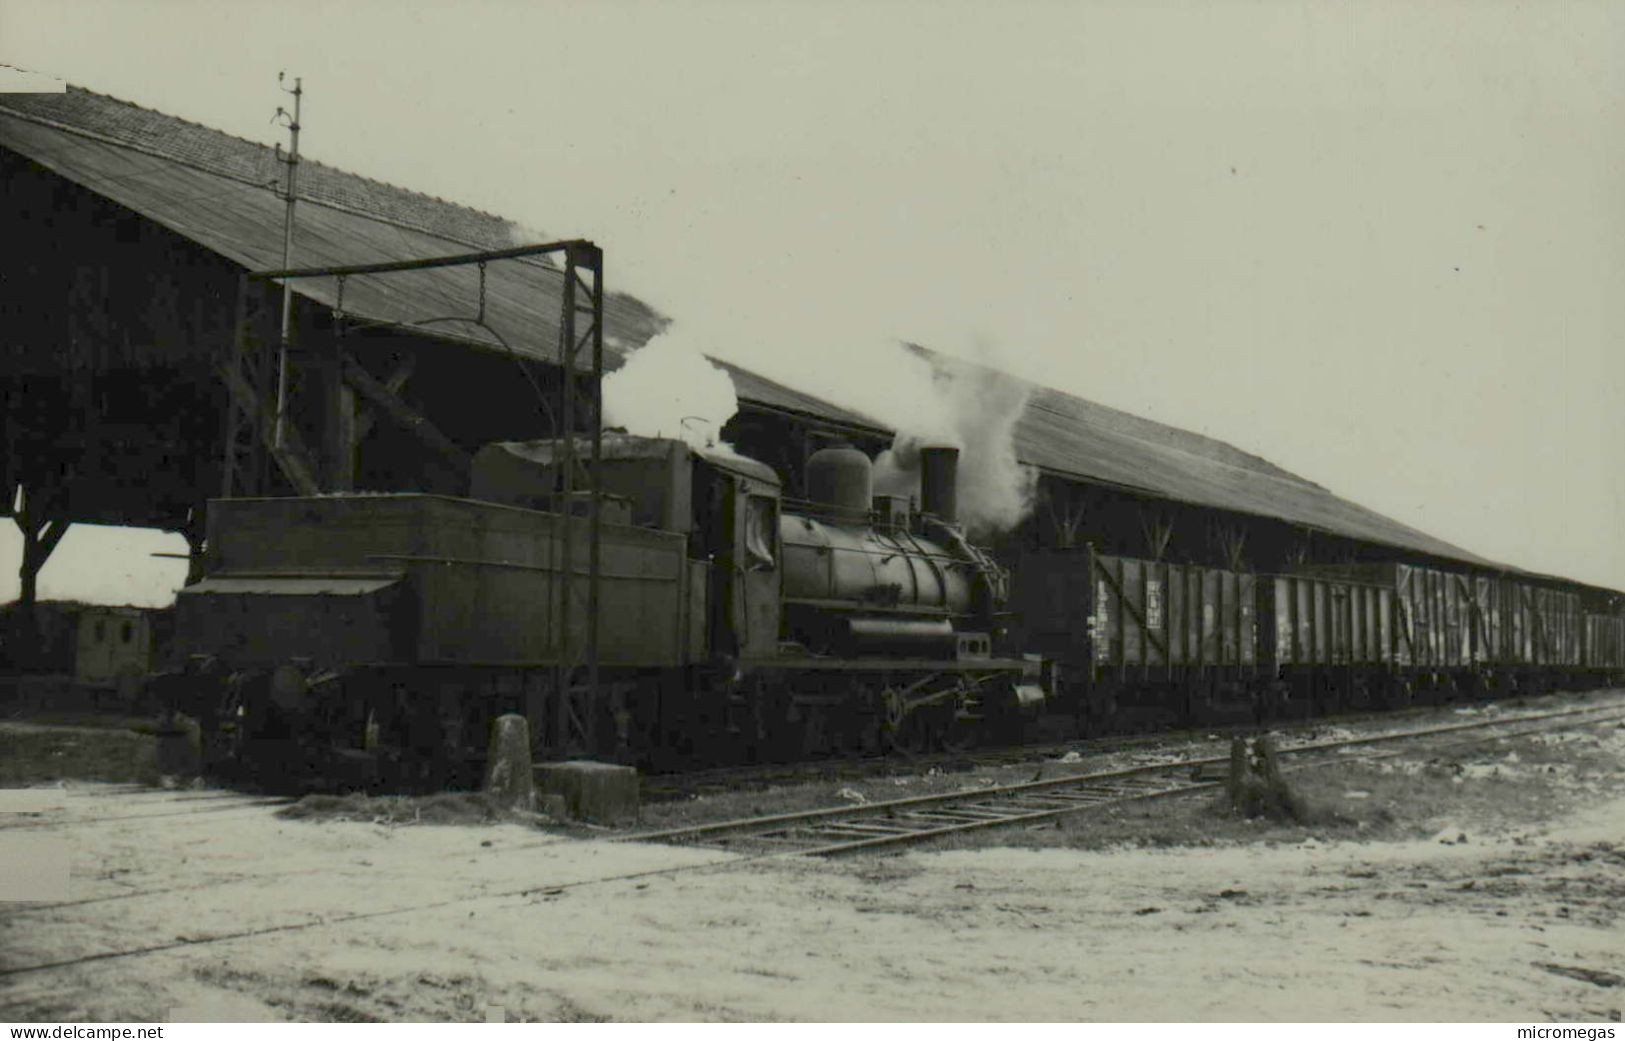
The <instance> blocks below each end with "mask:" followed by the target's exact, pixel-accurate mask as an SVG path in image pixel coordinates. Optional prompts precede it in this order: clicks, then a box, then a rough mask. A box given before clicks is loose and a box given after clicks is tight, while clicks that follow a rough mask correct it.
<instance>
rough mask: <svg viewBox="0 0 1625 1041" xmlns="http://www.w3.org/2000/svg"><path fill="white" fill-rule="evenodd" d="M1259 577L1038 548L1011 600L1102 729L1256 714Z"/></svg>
mask: <svg viewBox="0 0 1625 1041" xmlns="http://www.w3.org/2000/svg"><path fill="white" fill-rule="evenodd" d="M1254 582H1255V579H1254V576H1252V575H1249V574H1241V573H1237V572H1231V571H1221V570H1218V569H1215V568H1205V567H1199V566H1195V565H1186V564H1171V563H1167V562H1163V561H1151V560H1139V559H1136V558H1133V557H1119V556H1109V555H1105V554H1098V553H1095V552H1094V551H1093V550H1092V549H1088V548H1085V549H1078V550H1036V551H1030V552H1028V553H1027V554H1025V555H1023V557H1022V558H1021V560H1020V561H1019V562H1018V564H1017V566H1016V568H1015V587H1014V590H1013V596H1012V600H1011V604H1012V610H1013V611H1014V613H1015V615H1016V624H1015V628H1016V629H1017V630H1018V635H1019V638H1020V639H1021V641H1022V646H1023V647H1024V649H1026V650H1028V651H1032V652H1037V653H1040V654H1043V655H1044V656H1046V657H1049V658H1053V659H1055V660H1056V661H1057V662H1058V663H1059V675H1060V677H1061V683H1062V687H1063V689H1064V690H1065V692H1066V694H1067V696H1069V697H1070V698H1071V699H1072V700H1073V701H1074V703H1075V706H1074V707H1075V708H1076V709H1077V711H1078V712H1079V714H1080V716H1082V717H1083V718H1084V720H1085V722H1086V724H1087V725H1089V726H1091V727H1094V728H1097V729H1099V728H1112V729H1118V728H1126V729H1133V728H1141V727H1155V726H1164V725H1168V724H1170V723H1178V722H1184V721H1186V720H1191V719H1195V720H1202V721H1218V720H1222V719H1231V718H1246V719H1250V718H1253V716H1254V715H1255V711H1256V698H1255V687H1256V673H1257V664H1258V659H1257V634H1256V631H1255V621H1254V611H1255V609H1256V607H1255V597H1256V594H1255V591H1254Z"/></svg>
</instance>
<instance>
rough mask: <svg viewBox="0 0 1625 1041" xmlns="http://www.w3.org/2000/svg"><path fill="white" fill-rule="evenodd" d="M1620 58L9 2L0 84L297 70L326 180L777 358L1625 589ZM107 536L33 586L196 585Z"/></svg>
mask: <svg viewBox="0 0 1625 1041" xmlns="http://www.w3.org/2000/svg"><path fill="white" fill-rule="evenodd" d="M1622 54H1625V4H1620V3H1592V4H1587V3H1558V2H1548V3H1528V4H1523V5H1514V4H1510V3H1493V2H1487V0H1472V2H1464V3H1443V2H1432V3H1426V4H1416V3H1414V2H1403V3H1376V2H1373V3H1332V2H1326V3H1286V2H1281V3H1212V2H1207V0H1202V2H1194V0H1192V2H1167V3H1155V4H1152V3H1138V2H1135V3H1122V4H1087V3H1054V4H1046V3H1032V2H1030V3H1020V2H1015V3H979V4H972V3H954V2H936V3H929V4H919V3H900V2H892V3H885V2H881V3H854V2H819V3H814V2H812V0H798V2H793V3H767V2H745V0H739V2H734V3H702V2H694V0H670V2H666V3H659V4H656V3H630V2H614V0H610V2H601V0H600V2H593V3H589V2H587V0H571V2H567V3H517V2H515V3H477V2H471V0H455V2H442V3H427V2H418V3H404V4H403V3H332V2H327V3H319V4H318V3H308V2H303V0H277V2H274V3H271V2H259V0H255V2H248V3H245V2H237V3H229V4H213V3H190V2H160V0H124V2H119V3H105V4H104V3H88V2H80V0H49V2H35V0H28V2H21V0H0V62H8V63H12V64H16V65H21V66H26V67H29V68H33V69H37V70H40V71H44V72H49V73H52V74H55V75H58V76H61V77H63V78H65V79H67V80H68V81H69V82H72V83H74V84H77V85H80V86H84V87H87V88H90V89H93V90H98V91H102V92H104V93H108V94H112V95H115V96H117V97H120V98H123V99H125V100H129V101H133V102H136V103H138V104H142V105H146V106H148V107H151V108H156V109H159V110H162V111H165V112H169V113H172V114H175V115H178V116H182V117H185V118H188V119H192V120H195V121H197V122H200V123H204V124H207V125H210V126H214V127H217V128H220V129H223V130H226V131H229V132H232V133H236V134H239V135H241V136H244V137H249V138H252V139H255V140H259V141H264V142H271V141H276V140H279V139H281V138H280V136H279V131H278V129H277V128H276V127H275V126H273V125H272V123H271V115H272V113H273V112H274V110H275V108H276V106H277V105H278V104H281V103H283V102H284V100H285V98H284V97H283V96H282V95H280V94H279V93H278V92H277V84H276V74H277V72H278V70H281V69H286V70H287V71H288V73H289V74H290V75H299V76H302V77H303V78H304V83H305V87H306V90H307V92H308V93H307V95H306V109H305V119H304V125H305V132H304V135H303V138H302V147H303V149H304V151H305V152H306V154H307V155H309V156H311V157H313V158H317V159H320V160H322V161H325V162H329V163H331V164H333V165H336V166H340V167H343V168H346V169H349V170H352V171H355V172H357V173H361V174H365V175H368V176H372V177H376V178H379V179H382V180H386V181H390V182H392V183H395V184H399V185H403V186H406V187H409V188H414V189H417V190H421V191H426V192H429V193H432V194H436V195H440V196H442V197H445V198H448V199H452V200H454V201H457V202H461V203H465V204H469V205H473V206H476V207H479V208H482V209H487V210H490V211H492V212H495V213H499V214H501V215H503V216H507V217H511V218H513V219H516V220H519V221H522V222H524V223H526V224H528V225H530V226H533V227H535V228H538V229H541V230H542V231H543V232H545V233H546V234H547V235H548V236H549V237H562V236H566V235H570V236H574V235H581V236H586V237H590V238H592V239H594V240H596V241H597V242H598V243H599V244H600V245H602V246H604V248H605V250H606V254H607V257H608V277H609V285H610V286H611V288H617V289H624V290H628V291H631V292H633V293H635V294H637V295H639V296H642V297H644V298H645V299H647V300H649V301H650V302H651V303H652V304H654V305H655V306H657V307H659V308H660V309H662V310H663V311H664V312H666V313H667V314H669V315H671V316H673V317H674V318H675V319H676V320H677V321H678V322H679V323H686V325H687V326H688V327H689V328H690V329H691V330H693V331H696V332H701V333H703V335H704V337H705V339H706V341H707V344H708V347H707V349H708V350H709V351H710V352H711V353H713V354H716V355H719V356H722V357H726V358H729V359H732V360H736V361H738V362H739V363H741V364H743V365H746V366H748V367H751V368H754V369H756V370H758V371H760V372H762V373H763V374H765V375H769V376H774V377H777V378H780V379H784V380H786V381H787V382H790V383H793V384H798V385H803V386H806V387H807V388H808V389H811V390H818V391H822V392H825V393H827V394H829V395H830V396H833V397H839V396H840V393H841V392H844V391H848V390H850V391H851V392H852V393H853V394H860V393H861V392H862V390H863V389H864V385H865V383H866V382H868V383H870V384H872V383H873V381H872V380H871V381H865V379H864V372H865V369H864V366H865V358H866V355H867V356H871V357H872V354H873V351H874V350H875V349H876V345H877V344H883V343H885V342H886V341H887V340H888V339H893V338H899V337H900V338H907V339H911V340H916V341H919V342H923V343H927V344H929V345H932V346H934V347H937V348H939V349H942V350H945V351H947V352H950V353H967V352H983V353H985V354H991V355H992V356H994V357H996V358H997V359H999V360H1000V362H1001V364H1003V365H1004V366H1006V367H1008V368H1010V369H1012V370H1013V371H1015V372H1017V373H1018V374H1020V375H1024V376H1027V377H1029V378H1032V379H1035V380H1039V381H1041V382H1045V383H1049V384H1051V385H1053V386H1056V387H1059V388H1062V389H1065V390H1069V391H1072V392H1074V393H1077V394H1079V395H1082V396H1084V397H1087V398H1090V399H1092V400H1095V401H1099V402H1102V403H1104V404H1109V405H1113V406H1116V407H1119V408H1124V409H1127V410H1130V411H1133V412H1136V413H1139V414H1141V415H1144V416H1148V417H1150V418H1154V419H1158V420H1161V421H1163V422H1167V423H1171V424H1174V425H1177V426H1181V427H1185V428H1188V429H1191V430H1196V431H1200V432H1202V433H1205V434H1209V435H1211V436H1214V437H1218V438H1222V439H1224V440H1226V441H1229V442H1231V443H1233V444H1235V445H1237V446H1239V447H1241V448H1243V449H1246V450H1248V451H1252V452H1256V453H1258V454H1260V455H1263V456H1265V457H1266V458H1269V459H1270V460H1272V461H1274V462H1276V463H1278V464H1279V465H1282V466H1285V467H1286V468H1288V469H1290V470H1293V471H1295V472H1297V473H1299V474H1302V475H1303V476H1305V477H1308V478H1309V479H1311V480H1314V481H1316V482H1318V483H1320V484H1323V485H1325V486H1327V487H1328V488H1330V489H1331V490H1332V491H1334V492H1336V493H1338V494H1340V495H1342V496H1344V497H1346V498H1349V499H1352V500H1354V501H1356V502H1360V503H1362V504H1364V505H1366V506H1369V507H1371V508H1373V509H1375V510H1377V511H1379V512H1382V513H1385V514H1387V515H1389V516H1391V517H1394V518H1396V519H1398V520H1401V521H1403V522H1405V523H1408V524H1411V525H1413V526H1415V527H1418V528H1421V529H1423V530H1425V531H1428V532H1430V533H1431V534H1434V535H1436V536H1439V537H1441V538H1444V539H1446V540H1449V541H1452V542H1454V543H1456V544H1458V545H1460V546H1463V547H1465V548H1467V549H1469V550H1472V551H1474V552H1476V553H1479V554H1481V555H1483V556H1487V557H1489V558H1491V559H1495V560H1500V561H1503V562H1506V563H1509V564H1513V565H1516V566H1519V567H1523V568H1528V569H1531V570H1536V571H1544V572H1552V573H1557V574H1562V575H1566V576H1569V577H1572V578H1577V579H1582V580H1586V581H1591V582H1596V583H1599V584H1605V585H1611V586H1614V587H1617V588H1622V589H1625V353H1622V347H1625V344H1622V343H1621V339H1622V334H1625V291H1622V287H1625V62H1621V60H1620V56H1621V55H1622ZM870 389H872V387H871V388H870ZM115 544H116V545H119V546H123V545H125V544H124V543H123V542H119V541H117V540H109V539H108V538H107V536H106V535H105V534H104V533H101V532H88V531H87V532H79V533H75V534H70V536H69V538H68V540H66V541H65V542H64V544H63V546H62V547H61V548H60V549H59V550H58V554H57V557H56V558H55V559H54V560H53V562H52V564H50V565H49V566H47V568H46V570H45V572H44V573H43V575H42V589H43V592H44V593H45V595H50V596H64V595H81V596H90V597H92V598H95V599H111V600H120V601H133V602H146V601H147V600H148V599H149V598H148V597H147V596H145V595H143V596H127V595H123V593H124V592H125V591H126V590H129V589H133V588H136V587H140V588H142V589H147V588H156V587H157V586H160V585H163V584H164V583H165V582H167V583H168V587H169V588H172V587H173V585H174V584H175V583H176V582H178V579H179V573H180V572H179V570H178V566H177V565H173V564H160V565H158V567H159V568H160V570H162V569H167V571H164V574H165V575H166V576H167V578H166V579H164V581H162V582H155V581H154V580H150V579H146V578H141V579H139V580H136V579H134V578H117V579H109V575H110V574H111V571H110V568H109V566H108V565H107V563H98V561H103V560H104V559H105V560H106V561H109V562H111V563H113V564H116V565H118V566H128V567H135V566H136V563H135V560H136V558H137V557H139V556H140V555H141V554H144V553H148V552H151V551H152V547H149V546H146V545H143V546H142V547H141V548H140V549H138V550H129V549H120V550H118V551H117V554H116V556H109V553H112V552H113V551H112V550H108V549H106V548H105V547H107V546H111V545H115ZM76 546H77V547H78V548H79V549H81V550H92V549H94V550H95V552H89V553H84V554H75V549H76ZM163 548H167V549H173V548H178V539H177V540H173V541H171V542H168V543H166V544H165V546H164V547H163ZM16 560H17V540H16V536H15V533H14V532H13V531H12V530H9V525H8V526H7V530H5V531H4V534H3V535H0V569H3V573H0V599H3V598H8V597H10V596H13V595H15V589H16V577H15V571H16ZM142 560H144V561H149V562H148V563H143V564H142V565H141V566H142V567H145V568H148V569H151V568H152V567H153V566H154V565H153V564H152V563H151V562H150V558H142ZM159 598H160V599H161V596H160V597H159Z"/></svg>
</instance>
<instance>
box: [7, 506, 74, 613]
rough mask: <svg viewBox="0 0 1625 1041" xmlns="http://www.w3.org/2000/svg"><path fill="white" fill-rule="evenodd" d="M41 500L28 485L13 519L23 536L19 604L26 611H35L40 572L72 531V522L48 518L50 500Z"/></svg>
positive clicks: (18, 572) (19, 573)
mask: <svg viewBox="0 0 1625 1041" xmlns="http://www.w3.org/2000/svg"><path fill="white" fill-rule="evenodd" d="M41 500H42V501H40V502H36V501H35V496H34V495H33V493H32V492H31V490H30V489H29V488H28V487H27V486H24V487H23V488H22V489H21V494H20V495H19V497H18V505H17V511H16V513H15V514H14V515H13V517H12V519H13V520H14V521H15V522H16V524H17V530H18V531H20V532H21V533H22V536H23V555H22V566H21V567H19V568H18V569H17V579H18V583H17V585H18V592H17V603H18V605H19V606H21V607H24V608H32V607H33V606H34V603H35V602H36V601H37V600H38V599H39V573H40V569H41V568H43V567H44V566H45V562H46V561H47V560H49V559H50V557H51V551H52V550H54V549H56V547H57V543H59V542H61V541H62V536H63V535H64V534H65V533H66V532H67V530H68V523H69V522H68V521H66V520H62V519H60V518H55V519H53V518H48V517H46V516H45V511H46V508H47V506H46V503H47V502H48V501H49V500H46V499H44V497H41Z"/></svg>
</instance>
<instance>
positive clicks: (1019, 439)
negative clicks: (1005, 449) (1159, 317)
mask: <svg viewBox="0 0 1625 1041" xmlns="http://www.w3.org/2000/svg"><path fill="white" fill-rule="evenodd" d="M911 346H912V345H911ZM914 349H915V350H917V351H919V352H920V353H921V354H923V355H925V356H926V357H927V358H928V359H930V360H931V362H932V364H933V365H936V366H938V367H941V366H944V365H946V366H949V367H950V368H957V367H960V366H963V367H965V368H966V369H968V370H970V371H972V372H974V371H975V370H977V369H979V368H980V367H979V366H975V365H973V364H971V363H968V362H961V361H958V360H957V359H954V360H952V361H945V360H944V359H943V356H941V355H938V354H936V353H934V352H932V351H929V350H927V349H925V348H921V347H915V348H914ZM983 371H985V370H983ZM1005 378H1009V379H1014V378H1015V377H1005ZM1020 382H1022V383H1023V384H1025V385H1026V386H1027V387H1029V388H1030V389H1031V394H1030V395H1029V397H1028V400H1027V406H1026V410H1025V412H1024V413H1023V414H1022V417H1021V419H1020V420H1019V421H1018V422H1017V424H1016V432H1015V438H1016V455H1017V457H1018V458H1020V459H1021V461H1022V462H1024V463H1027V464H1029V465H1031V466H1037V467H1040V468H1042V469H1044V470H1048V471H1051V472H1053V473H1057V474H1063V475H1066V476H1070V477H1078V478H1082V479H1084V480H1089V481H1097V482H1102V483H1105V484H1110V485H1115V486H1118V487H1122V488H1126V489H1131V490H1135V491H1140V492H1144V493H1146V494H1148V495H1152V496H1155V497H1157V498H1163V499H1171V500H1175V501H1178V502H1186V503H1192V504H1194V505H1197V506H1207V507H1216V508H1218V509H1223V510H1232V511H1235V512H1238V513H1247V514H1254V515H1257V516H1262V517H1272V518H1278V519H1280V520H1285V521H1289V522H1291V523H1293V524H1301V525H1304V526H1306V527H1310V528H1315V529H1318V530H1320V531H1326V532H1332V533H1335V534H1338V535H1343V536H1347V537H1349V538H1354V539H1360V540H1363V541H1368V542H1378V543H1382V544H1384V545H1389V546H1396V547H1399V548H1402V549H1407V550H1412V551H1415V552H1420V553H1429V554H1434V555H1437V556H1441V557H1450V558H1453V559H1456V560H1461V561H1464V562H1467V563H1472V564H1478V565H1482V566H1490V567H1501V566H1502V565H1498V564H1494V563H1493V562H1491V561H1488V560H1485V559H1484V558H1482V557H1479V556H1477V555H1475V554H1473V553H1469V552H1468V551H1467V550H1464V549H1462V548H1461V547H1459V546H1454V545H1451V544H1450V543H1448V542H1445V541H1444V540H1442V539H1437V538H1434V537H1433V536H1431V535H1428V534H1426V533H1425V532H1421V531H1417V530H1416V529H1415V528H1412V527H1409V526H1408V525H1404V524H1401V523H1399V522H1398V521H1396V520H1392V519H1390V518H1388V517H1384V516H1382V515H1381V514H1379V513H1376V512H1374V511H1372V510H1368V509H1366V508H1365V507H1363V506H1359V505H1357V504H1355V503H1352V502H1349V501H1348V500H1347V499H1343V498H1339V497H1338V496H1336V495H1333V494H1332V493H1331V492H1329V491H1327V490H1326V489H1325V488H1322V487H1321V486H1320V485H1318V484H1315V483H1314V482H1312V481H1308V480H1305V479H1304V478H1302V477H1299V476H1297V475H1296V474H1293V473H1290V472H1288V471H1286V470H1283V469H1281V468H1280V467H1278V466H1276V465H1274V464H1273V463H1270V462H1267V461H1266V460H1263V459H1260V458H1259V457H1258V456H1255V455H1250V454H1248V453H1246V452H1243V451H1241V450H1240V449H1238V448H1236V447H1234V446H1232V445H1228V444H1225V443H1224V442H1223V441H1218V440H1215V439H1214V438H1210V437H1204V436H1203V435H1201V434H1194V433H1191V432H1190V431H1188V430H1180V429H1178V428H1176V427H1171V426H1167V425H1165V424H1163V423H1158V422H1155V421H1153V420H1149V419H1143V418H1141V417H1139V416H1134V415H1130V414H1129V413H1127V412H1121V411H1119V410H1117V409H1114V408H1108V407H1106V406H1105V405H1098V404H1096V403H1094V402H1092V401H1086V400H1085V399H1083V398H1080V397H1077V396H1076V395H1073V394H1068V393H1066V392H1064V391H1059V390H1055V389H1053V388H1050V387H1043V386H1038V385H1036V384H1032V383H1028V382H1027V381H1025V380H1022V381H1020Z"/></svg>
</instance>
